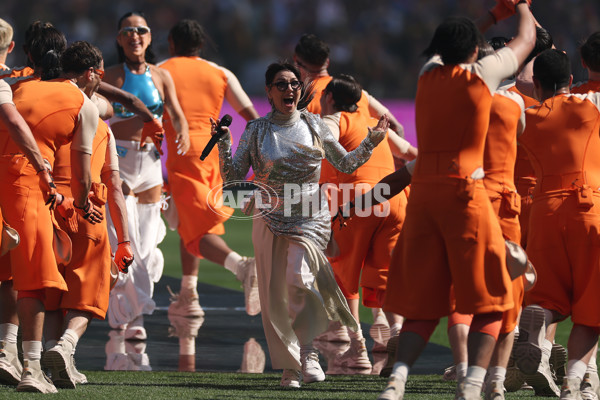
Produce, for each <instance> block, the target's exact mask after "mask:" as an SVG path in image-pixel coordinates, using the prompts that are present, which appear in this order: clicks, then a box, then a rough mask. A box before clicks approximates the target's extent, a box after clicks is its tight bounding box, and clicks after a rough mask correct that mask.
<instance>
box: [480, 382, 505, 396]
mask: <svg viewBox="0 0 600 400" xmlns="http://www.w3.org/2000/svg"><path fill="white" fill-rule="evenodd" d="M485 400H504V386H503V385H502V382H498V381H491V382H486V385H485Z"/></svg>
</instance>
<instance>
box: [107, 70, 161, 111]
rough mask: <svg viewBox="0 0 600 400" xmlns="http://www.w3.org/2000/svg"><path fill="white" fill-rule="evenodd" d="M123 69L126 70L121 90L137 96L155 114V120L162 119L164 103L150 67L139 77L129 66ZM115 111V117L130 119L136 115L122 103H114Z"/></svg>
mask: <svg viewBox="0 0 600 400" xmlns="http://www.w3.org/2000/svg"><path fill="white" fill-rule="evenodd" d="M123 69H124V70H125V80H124V81H123V86H122V87H121V89H123V90H124V91H126V92H129V93H131V94H133V95H135V96H137V97H138V98H139V99H140V100H141V101H142V102H143V103H144V104H145V105H146V107H148V110H150V112H151V113H152V114H154V117H155V118H162V115H163V110H164V102H163V100H162V97H160V92H159V91H158V89H157V88H156V86H155V85H154V82H153V81H152V74H151V73H150V67H149V66H146V72H144V73H143V74H139V75H138V74H134V73H133V72H131V70H130V69H129V67H127V64H123ZM113 109H114V111H115V117H120V118H129V117H133V116H134V115H135V114H134V113H132V112H131V111H129V110H127V109H126V108H125V107H124V106H123V105H122V104H120V103H113Z"/></svg>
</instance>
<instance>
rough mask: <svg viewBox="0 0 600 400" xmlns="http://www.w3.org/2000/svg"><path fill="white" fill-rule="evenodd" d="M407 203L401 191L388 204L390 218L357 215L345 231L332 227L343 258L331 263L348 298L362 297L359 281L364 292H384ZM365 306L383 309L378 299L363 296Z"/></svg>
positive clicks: (333, 259) (340, 257)
mask: <svg viewBox="0 0 600 400" xmlns="http://www.w3.org/2000/svg"><path fill="white" fill-rule="evenodd" d="M406 202H407V198H406V194H405V193H404V192H402V193H400V195H398V196H396V197H394V198H392V199H391V200H390V201H389V205H390V209H389V210H390V214H389V215H388V216H387V217H380V216H377V215H375V213H372V214H371V215H369V216H365V217H359V216H357V215H355V216H353V217H352V219H350V220H349V221H348V225H347V226H345V227H344V228H342V229H339V226H335V225H334V226H333V232H334V238H335V241H336V243H337V245H338V247H339V250H340V255H339V256H338V257H335V258H332V259H330V262H331V266H332V267H333V271H334V272H335V275H336V280H337V281H338V284H339V285H340V287H341V288H342V291H343V292H344V295H345V296H346V298H348V299H358V298H359V282H360V286H361V287H363V290H364V289H367V288H368V289H370V290H371V291H374V290H385V287H386V285H387V276H388V269H389V265H390V259H391V253H392V250H393V249H394V247H395V245H396V241H397V240H398V236H400V230H401V229H402V223H403V222H404V217H405V215H406ZM334 224H335V223H334ZM363 304H364V305H365V306H367V307H381V306H382V304H380V303H379V302H377V301H376V296H375V297H374V296H368V297H363Z"/></svg>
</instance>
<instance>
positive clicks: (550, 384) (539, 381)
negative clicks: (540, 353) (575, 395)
mask: <svg viewBox="0 0 600 400" xmlns="http://www.w3.org/2000/svg"><path fill="white" fill-rule="evenodd" d="M525 382H527V384H528V385H530V386H531V387H533V390H534V391H535V395H536V396H550V397H555V396H556V397H558V396H560V389H559V387H558V386H557V385H556V382H554V374H553V373H552V371H551V370H550V364H549V363H548V361H547V360H546V358H545V357H542V360H541V362H540V365H539V366H538V369H537V371H536V373H535V374H531V375H525Z"/></svg>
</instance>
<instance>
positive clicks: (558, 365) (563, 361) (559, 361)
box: [549, 343, 567, 387]
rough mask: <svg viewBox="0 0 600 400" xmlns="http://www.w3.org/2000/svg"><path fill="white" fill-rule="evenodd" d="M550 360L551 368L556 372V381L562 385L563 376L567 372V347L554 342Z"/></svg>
mask: <svg viewBox="0 0 600 400" xmlns="http://www.w3.org/2000/svg"><path fill="white" fill-rule="evenodd" d="M549 361H550V369H551V370H552V372H554V376H555V377H556V379H555V380H554V382H555V383H556V385H557V386H559V387H560V386H561V385H562V380H563V378H564V377H565V375H566V374H567V349H565V348H564V347H563V346H562V345H560V344H558V343H554V344H552V351H551V352H550V360H549Z"/></svg>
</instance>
